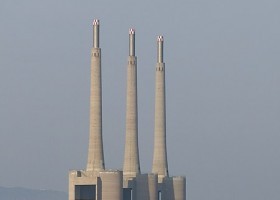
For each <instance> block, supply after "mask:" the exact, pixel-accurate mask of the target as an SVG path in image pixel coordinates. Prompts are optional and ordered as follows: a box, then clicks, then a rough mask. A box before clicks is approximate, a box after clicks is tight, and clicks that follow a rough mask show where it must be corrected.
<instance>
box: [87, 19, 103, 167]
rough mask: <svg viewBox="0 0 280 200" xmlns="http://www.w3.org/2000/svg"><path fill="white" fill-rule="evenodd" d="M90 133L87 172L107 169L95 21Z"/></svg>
mask: <svg viewBox="0 0 280 200" xmlns="http://www.w3.org/2000/svg"><path fill="white" fill-rule="evenodd" d="M90 79H91V85H90V128H89V130H90V133H89V148H88V163H87V171H97V172H99V171H103V170H104V168H105V164H104V154H103V141H102V85H101V49H100V48H99V20H94V21H93V47H92V49H91V75H90Z"/></svg>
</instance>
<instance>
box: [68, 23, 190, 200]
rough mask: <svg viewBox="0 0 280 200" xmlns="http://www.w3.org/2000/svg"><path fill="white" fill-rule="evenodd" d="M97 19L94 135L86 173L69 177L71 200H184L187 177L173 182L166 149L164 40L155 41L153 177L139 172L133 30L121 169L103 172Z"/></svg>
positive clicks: (92, 104)
mask: <svg viewBox="0 0 280 200" xmlns="http://www.w3.org/2000/svg"><path fill="white" fill-rule="evenodd" d="M101 71H102V70H101V48H100V47H99V20H94V21H93V47H92V49H91V86H90V133H89V147H88V161H87V166H86V169H85V170H71V171H70V172H69V200H186V178H185V177H184V176H176V177H170V176H169V172H168V162H167V149H166V105H165V63H164V62H163V37H162V36H158V38H157V63H156V67H155V73H156V75H155V79H156V81H155V85H156V86H155V127H154V155H153V165H152V172H151V173H147V174H143V173H141V169H140V159H139V148H138V107H137V57H136V55H135V30H134V29H130V30H129V55H128V59H127V92H126V138H125V139H126V141H125V153H124V163H123V169H122V170H108V169H106V168H105V162H104V153H103V140H102V84H101Z"/></svg>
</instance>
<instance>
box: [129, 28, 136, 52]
mask: <svg viewBox="0 0 280 200" xmlns="http://www.w3.org/2000/svg"><path fill="white" fill-rule="evenodd" d="M129 56H135V30H134V29H132V28H131V29H129Z"/></svg>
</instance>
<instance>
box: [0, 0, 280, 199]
mask: <svg viewBox="0 0 280 200" xmlns="http://www.w3.org/2000/svg"><path fill="white" fill-rule="evenodd" d="M94 18H98V19H100V21H101V41H100V43H101V48H102V70H103V71H102V73H103V74H102V78H103V80H102V83H103V100H104V101H103V137H104V150H105V162H106V163H105V164H106V167H107V168H113V169H115V168H119V169H120V168H122V164H123V154H124V146H123V145H124V139H125V91H126V87H125V84H126V60H127V56H128V29H129V28H131V27H133V28H135V29H136V54H137V57H138V97H139V147H140V161H141V169H142V171H143V172H150V171H151V165H152V154H153V152H152V151H153V117H154V113H153V110H154V80H155V79H154V75H155V62H156V58H155V56H156V36H157V35H159V34H162V35H164V38H165V52H164V53H165V54H164V55H165V57H164V60H165V62H166V81H167V122H168V123H167V140H168V141H167V145H168V161H169V171H170V173H171V175H186V176H187V182H188V183H187V190H188V199H189V200H225V199H227V200H248V199H254V200H264V199H268V200H279V199H280V173H279V169H280V145H279V142H280V132H279V130H280V123H279V119H280V105H279V104H280V87H279V85H280V39H279V36H280V28H279V27H280V26H279V20H280V1H279V0H266V1H265V0H231V1H230V0H212V1H209V0H186V1H167V0H161V1H159V0H154V1H128V0H125V1H105V0H104V1H94V0H92V1H89V0H82V1H77V0H60V1H55V0H48V1H46V0H45V1H43V0H42V1H38V0H25V1H22V0H13V1H11V0H1V1H0V160H1V162H0V185H1V186H22V187H28V188H35V189H36V188H40V189H56V190H61V191H67V190H68V188H67V187H68V170H69V169H83V168H85V167H86V158H87V147H88V132H89V91H90V90H89V86H90V79H89V78H90V49H91V45H92V20H93V19H94Z"/></svg>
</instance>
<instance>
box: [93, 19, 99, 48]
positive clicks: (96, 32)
mask: <svg viewBox="0 0 280 200" xmlns="http://www.w3.org/2000/svg"><path fill="white" fill-rule="evenodd" d="M93 48H99V20H98V19H95V20H93Z"/></svg>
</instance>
